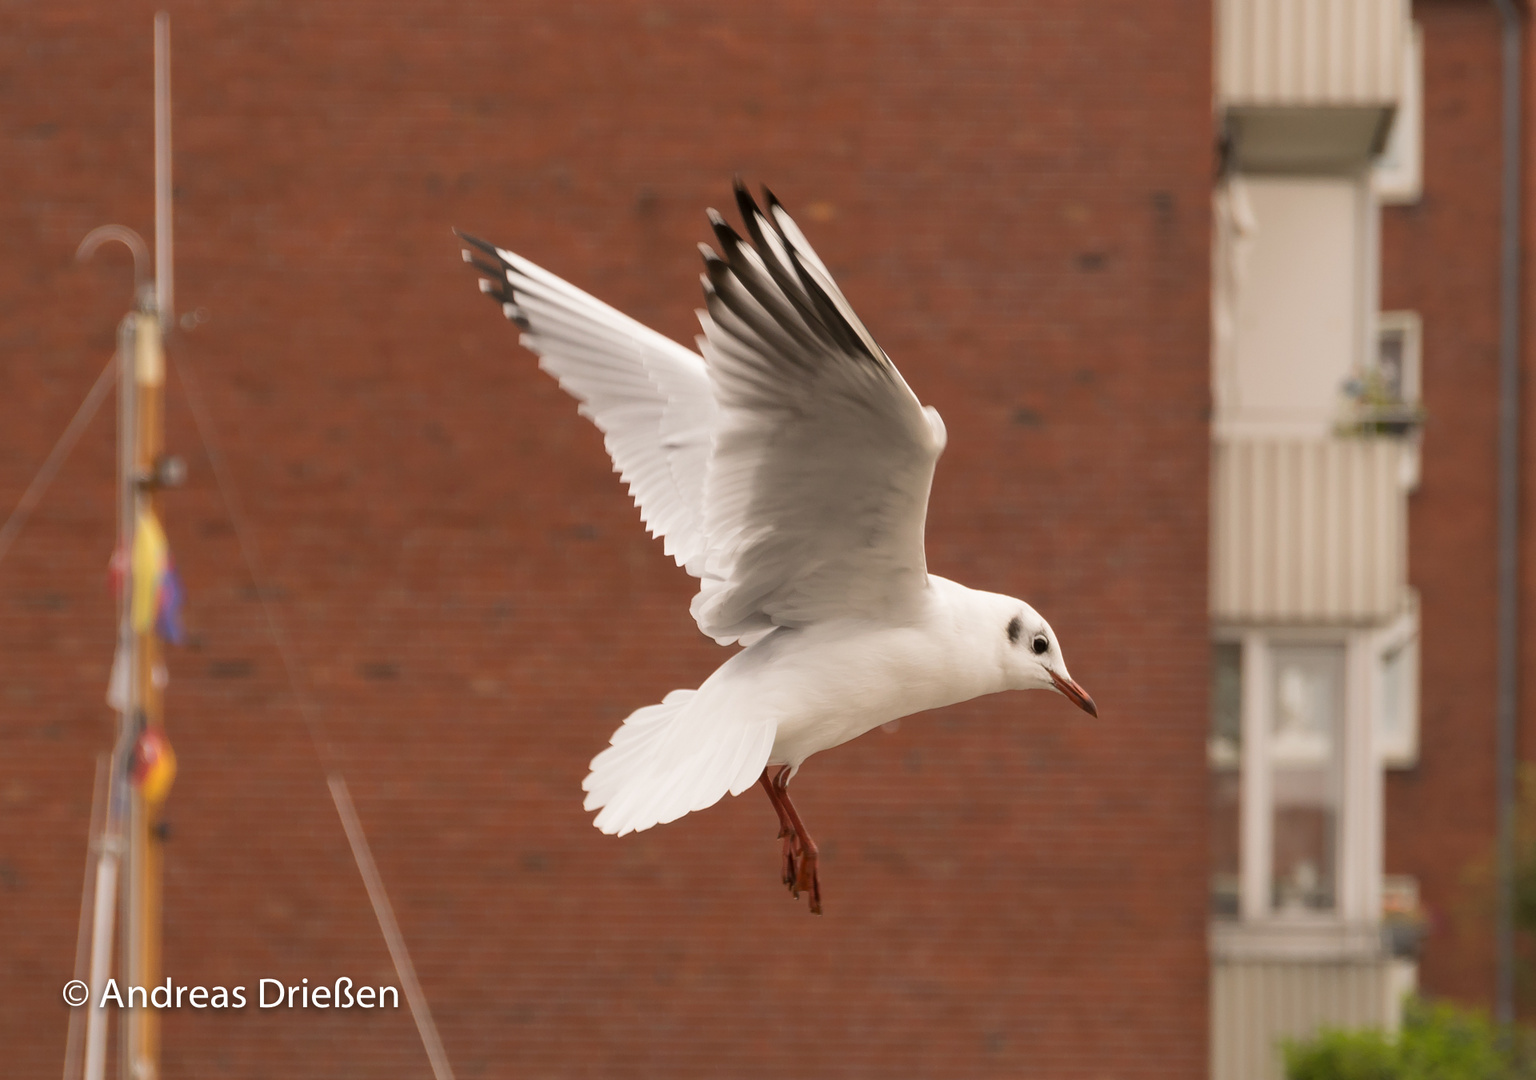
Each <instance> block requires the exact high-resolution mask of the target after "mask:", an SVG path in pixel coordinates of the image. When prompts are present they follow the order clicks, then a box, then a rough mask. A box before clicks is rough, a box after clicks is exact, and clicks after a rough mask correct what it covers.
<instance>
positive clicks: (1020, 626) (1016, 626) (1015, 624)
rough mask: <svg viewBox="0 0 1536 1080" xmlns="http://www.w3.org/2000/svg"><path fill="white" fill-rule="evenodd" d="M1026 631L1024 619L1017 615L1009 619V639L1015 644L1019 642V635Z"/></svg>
mask: <svg viewBox="0 0 1536 1080" xmlns="http://www.w3.org/2000/svg"><path fill="white" fill-rule="evenodd" d="M1023 632H1024V620H1023V619H1021V618H1019V617H1018V616H1017V615H1015V616H1014V617H1013V618H1011V619H1009V620H1008V640H1009V641H1011V642H1012V643H1013V644H1015V645H1017V644H1018V643H1019V635H1020V634H1022V633H1023Z"/></svg>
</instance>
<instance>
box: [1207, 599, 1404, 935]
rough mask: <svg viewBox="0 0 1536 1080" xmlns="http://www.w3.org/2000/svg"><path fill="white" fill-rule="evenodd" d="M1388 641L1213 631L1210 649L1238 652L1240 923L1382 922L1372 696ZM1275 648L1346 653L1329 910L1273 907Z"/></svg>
mask: <svg viewBox="0 0 1536 1080" xmlns="http://www.w3.org/2000/svg"><path fill="white" fill-rule="evenodd" d="M1393 625H1394V627H1395V626H1396V625H1397V624H1396V623H1394V624H1393ZM1382 639H1383V632H1382V631H1381V630H1380V629H1379V628H1372V629H1361V628H1357V627H1325V626H1264V627H1217V628H1216V629H1215V631H1214V632H1213V634H1212V641H1213V644H1214V643H1232V642H1235V643H1237V644H1239V645H1240V646H1241V650H1242V651H1241V656H1240V660H1239V665H1240V668H1239V670H1240V671H1241V678H1242V691H1241V700H1242V707H1241V708H1242V741H1241V748H1240V751H1239V763H1238V768H1239V770H1240V775H1241V795H1240V799H1239V824H1238V832H1239V852H1238V921H1240V922H1242V923H1244V924H1248V925H1256V926H1268V927H1278V926H1292V927H1308V926H1310V927H1324V926H1337V925H1341V924H1349V923H1361V922H1367V921H1377V920H1379V919H1380V915H1381V880H1382V879H1381V875H1382V828H1381V822H1382V773H1383V762H1382V757H1381V754H1380V751H1379V749H1378V746H1377V743H1378V733H1377V722H1376V721H1377V715H1378V713H1377V709H1376V699H1377V697H1378V695H1379V694H1380V692H1381V690H1380V683H1381V679H1380V677H1379V668H1380V657H1381V655H1382V650H1381V642H1382ZM1276 645H1335V646H1337V645H1342V646H1343V648H1344V694H1343V700H1344V714H1343V717H1342V731H1341V732H1340V735H1341V738H1340V745H1339V754H1340V760H1339V774H1340V792H1339V809H1338V813H1339V824H1338V830H1339V831H1338V839H1337V853H1336V858H1337V865H1336V867H1335V902H1334V908H1333V910H1332V911H1328V912H1300V911H1277V910H1275V908H1274V904H1273V870H1274V846H1273V840H1274V831H1273V830H1274V800H1273V774H1272V763H1271V761H1270V753H1269V750H1270V734H1271V731H1272V729H1273V716H1272V713H1271V707H1272V700H1271V699H1272V693H1271V687H1272V676H1273V658H1272V654H1273V648H1274V646H1276Z"/></svg>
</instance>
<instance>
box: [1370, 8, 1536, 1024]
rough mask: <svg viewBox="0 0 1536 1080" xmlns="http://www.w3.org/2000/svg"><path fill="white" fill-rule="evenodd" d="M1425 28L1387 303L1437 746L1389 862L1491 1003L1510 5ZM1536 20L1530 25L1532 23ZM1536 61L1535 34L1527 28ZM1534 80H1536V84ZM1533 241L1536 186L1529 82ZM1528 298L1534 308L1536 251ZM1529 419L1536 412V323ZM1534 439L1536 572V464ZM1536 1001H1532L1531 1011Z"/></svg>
mask: <svg viewBox="0 0 1536 1080" xmlns="http://www.w3.org/2000/svg"><path fill="white" fill-rule="evenodd" d="M1413 17H1414V18H1415V20H1417V21H1418V23H1419V24H1420V26H1421V27H1422V28H1423V40H1424V113H1423V135H1424V175H1423V196H1422V198H1421V199H1419V200H1418V201H1416V202H1414V203H1411V204H1409V205H1406V206H1398V207H1389V208H1387V209H1386V210H1385V211H1384V213H1383V220H1382V307H1383V308H1384V309H1411V310H1415V311H1418V312H1419V313H1420V314H1421V316H1422V319H1423V380H1424V382H1423V394H1424V405H1425V409H1426V414H1427V418H1426V423H1425V428H1424V452H1423V466H1424V467H1423V475H1422V479H1421V482H1420V485H1419V489H1418V491H1417V492H1416V493H1415V494H1414V496H1413V498H1412V500H1411V501H1410V503H1409V522H1410V541H1409V558H1410V567H1409V577H1410V580H1411V581H1412V582H1413V583H1414V585H1415V587H1416V588H1417V589H1418V591H1419V595H1420V597H1421V600H1422V609H1421V610H1422V632H1423V648H1422V653H1421V656H1422V665H1423V668H1422V683H1421V688H1422V689H1421V692H1422V705H1421V712H1420V723H1421V735H1420V738H1421V752H1420V756H1419V761H1418V763H1417V764H1416V765H1415V766H1414V767H1413V768H1412V769H1408V770H1402V771H1393V772H1390V773H1389V774H1388V778H1387V791H1386V797H1387V828H1386V844H1387V849H1386V861H1387V869H1388V871H1389V872H1393V873H1403V874H1411V875H1413V876H1414V877H1415V878H1416V879H1417V880H1418V881H1419V883H1420V888H1421V890H1422V895H1423V897H1424V901H1425V905H1426V907H1427V909H1428V914H1429V916H1430V934H1429V936H1428V937H1427V938H1426V940H1425V943H1424V950H1423V955H1422V958H1421V967H1420V980H1421V984H1422V986H1423V987H1424V988H1425V990H1427V991H1429V992H1431V993H1434V994H1439V995H1446V996H1450V997H1453V998H1456V999H1459V1000H1462V1001H1466V1002H1469V1003H1477V1004H1481V1005H1484V1006H1491V1004H1492V999H1493V988H1494V975H1493V968H1494V962H1493V935H1492V927H1493V914H1492V913H1493V903H1494V901H1493V891H1492V867H1493V859H1494V836H1495V832H1496V804H1495V798H1494V713H1495V656H1496V637H1495V609H1496V600H1497V592H1496V582H1495V576H1494V575H1495V565H1496V564H1495V551H1496V538H1495V528H1496V513H1497V502H1496V497H1495V496H1496V491H1495V483H1496V476H1497V468H1496V466H1497V456H1496V455H1497V432H1498V403H1499V384H1498V355H1499V242H1500V229H1501V219H1500V212H1499V200H1500V171H1501V168H1502V148H1501V142H1500V123H1501V115H1502V112H1501V68H1500V39H1499V34H1500V23H1499V18H1498V12H1497V10H1496V9H1495V7H1494V5H1492V4H1479V3H1473V2H1465V3H1463V2H1449V0H1415V3H1414V4H1413ZM1528 30H1529V26H1527V31H1528ZM1525 48H1526V55H1527V68H1526V71H1527V73H1528V72H1529V70H1530V68H1529V57H1530V50H1531V38H1530V35H1529V33H1528V32H1527V35H1526V46H1525ZM1526 82H1527V85H1529V75H1528V74H1527V78H1526ZM1525 100H1526V105H1525V108H1526V123H1525V125H1524V133H1525V139H1526V147H1527V155H1526V159H1525V160H1526V164H1525V166H1524V170H1523V172H1524V180H1523V189H1524V195H1523V198H1524V201H1525V205H1526V210H1525V222H1524V225H1523V232H1524V237H1523V239H1522V243H1523V244H1528V242H1529V240H1528V238H1529V236H1530V221H1531V215H1530V210H1529V207H1530V206H1531V205H1532V201H1533V198H1536V184H1533V176H1536V174H1533V171H1532V169H1531V168H1530V166H1529V160H1530V159H1529V153H1528V150H1529V147H1530V145H1531V143H1530V132H1531V131H1532V130H1533V129H1532V127H1531V117H1532V115H1533V114H1532V110H1531V104H1530V101H1531V99H1530V94H1529V93H1528V92H1527V93H1526V94H1525ZM1522 273H1523V276H1524V288H1523V297H1524V301H1523V303H1522V309H1523V312H1524V313H1528V312H1530V311H1531V310H1532V308H1531V304H1530V298H1531V297H1532V295H1533V292H1532V286H1531V276H1530V270H1529V263H1528V262H1527V263H1526V264H1525V266H1524V268H1523V270H1522ZM1524 313H1523V314H1522V320H1523V321H1524V323H1525V327H1524V330H1523V333H1524V337H1525V347H1524V349H1523V352H1522V357H1523V359H1522V369H1523V371H1524V373H1525V374H1524V376H1523V382H1524V387H1525V389H1524V402H1525V405H1524V410H1523V411H1524V415H1525V417H1526V418H1527V419H1526V421H1525V430H1526V431H1527V432H1529V430H1530V421H1529V419H1528V418H1529V417H1530V416H1531V415H1532V403H1533V401H1536V398H1533V396H1532V388H1533V386H1536V380H1533V378H1532V374H1531V373H1532V356H1533V353H1532V349H1531V347H1530V342H1531V340H1532V338H1531V332H1530V326H1531V324H1530V320H1529V316H1528V314H1524ZM1530 445H1531V443H1530V437H1529V434H1527V435H1525V437H1524V441H1523V447H1525V448H1526V449H1523V450H1522V454H1521V459H1522V465H1521V467H1522V471H1523V474H1524V475H1523V483H1522V505H1523V519H1522V525H1521V535H1522V538H1523V546H1522V554H1521V559H1522V564H1523V567H1524V575H1523V580H1524V582H1526V583H1529V581H1530V580H1531V576H1530V569H1529V568H1530V567H1531V565H1532V557H1533V555H1536V547H1533V545H1532V542H1531V537H1532V536H1533V530H1532V516H1531V511H1532V508H1533V507H1536V499H1533V497H1532V494H1533V493H1536V471H1533V469H1532V467H1531V463H1532V457H1531V455H1530V453H1529V450H1528V448H1529V446H1530ZM1533 596H1536V593H1533V591H1532V590H1531V589H1530V588H1529V585H1528V584H1526V585H1525V586H1523V588H1522V597H1523V602H1522V603H1523V608H1522V618H1521V622H1522V626H1523V627H1524V628H1525V629H1524V631H1523V635H1522V636H1523V653H1522V655H1523V657H1525V658H1526V659H1525V662H1524V663H1523V664H1522V668H1523V670H1525V671H1529V670H1531V662H1530V660H1531V658H1533V657H1536V651H1533V649H1536V643H1533V641H1532V638H1531V634H1530V631H1529V627H1530V626H1531V625H1532V622H1531V619H1530V613H1531V600H1532V597H1533ZM1521 682H1522V687H1521V694H1522V696H1521V709H1520V715H1521V717H1522V718H1523V719H1522V728H1521V735H1520V742H1521V744H1522V746H1524V747H1529V746H1531V745H1532V743H1531V741H1530V740H1531V738H1532V737H1533V736H1536V732H1532V731H1531V729H1530V719H1529V718H1530V715H1531V712H1530V708H1529V706H1528V704H1527V703H1528V702H1529V701H1530V694H1531V684H1530V680H1529V679H1528V678H1522V680H1521ZM1529 1007H1530V1003H1529V1001H1526V1002H1524V1007H1523V1008H1522V1012H1523V1013H1526V1014H1527V1015H1528V1014H1529Z"/></svg>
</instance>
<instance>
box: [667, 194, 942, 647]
mask: <svg viewBox="0 0 1536 1080" xmlns="http://www.w3.org/2000/svg"><path fill="white" fill-rule="evenodd" d="M736 197H737V203H738V205H739V207H740V209H741V213H742V217H743V218H744V219H745V222H746V226H747V232H748V235H749V236H750V237H751V239H752V243H751V244H748V243H747V242H746V241H745V240H743V239H742V238H741V237H740V236H739V235H737V233H736V232H735V231H734V230H733V229H732V228H731V227H730V226H729V225H727V224H726V223H725V221H724V219H722V218H721V217H720V215H718V214H716V213H715V212H714V211H711V212H710V220H711V223H712V224H713V226H714V230H715V235H716V237H717V239H718V241H719V243H720V246H721V247H722V249H723V257H721V256H718V255H716V254H715V253H714V252H713V251H712V250H710V249H709V248H708V247H707V246H702V245H701V247H702V250H703V252H704V262H705V274H704V293H705V302H706V305H707V311H702V312H700V313H699V319H700V322H701V323H702V324H703V327H704V336H703V337H702V338H701V339H700V345H701V348H702V351H703V353H704V357H705V360H706V361H707V362H708V366H709V376H710V379H711V381H712V382H713V383H714V389H715V400H716V402H717V404H718V406H719V408H720V415H719V417H718V419H717V420H716V426H715V436H714V449H713V453H712V454H711V456H710V459H709V468H708V472H707V474H706V477H705V483H704V532H705V534H706V536H707V537H708V553H707V555H706V558H705V563H704V568H703V569H704V572H703V577H702V584H701V587H700V589H699V593H698V595H697V596H696V597H695V598H694V601H693V607H692V610H693V614H694V618H695V619H697V620H698V623H699V627H700V629H702V630H703V631H704V633H706V634H708V635H710V636H711V637H713V638H715V639H716V640H717V641H720V642H721V643H729V642H731V641H738V640H740V641H748V642H750V641H752V640H754V639H756V638H757V637H760V636H761V635H762V634H764V633H767V632H768V631H770V630H772V629H773V628H774V627H775V626H804V625H807V624H809V623H812V622H817V621H820V620H823V619H829V618H836V617H840V616H857V615H879V614H886V613H890V612H891V611H892V610H894V609H896V608H899V607H900V606H901V605H902V604H904V603H906V602H908V601H909V600H910V599H911V598H912V597H913V596H914V595H915V594H916V593H917V592H918V591H919V590H920V589H921V588H922V587H923V586H924V585H925V584H926V582H927V563H926V560H925V558H924V555H923V522H924V519H925V517H926V516H927V512H928V490H929V486H930V484H931V483H932V480H933V468H934V463H935V462H936V461H937V460H938V457H939V454H940V453H941V452H942V451H943V449H944V427H943V423H942V422H941V421H940V420H939V415H938V413H937V412H936V411H934V410H933V409H924V408H923V406H922V405H921V404H919V402H918V400H917V397H916V396H915V395H914V394H913V393H912V391H911V389H909V388H908V386H907V384H906V382H905V380H903V379H902V377H901V374H900V373H899V372H898V371H897V370H896V367H895V365H894V364H892V363H891V360H890V358H889V357H888V356H886V354H885V352H884V350H882V349H881V348H880V346H879V345H877V344H875V341H874V339H873V338H872V337H871V336H870V334H869V331H868V330H866V329H865V328H864V324H863V323H861V322H860V321H859V318H858V316H857V315H855V314H854V313H853V309H852V307H851V306H849V304H848V301H847V300H846V299H845V298H844V297H843V294H842V292H841V290H839V289H838V287H837V285H836V284H835V283H834V282H833V280H832V275H831V274H830V273H829V272H828V271H827V268H826V266H825V265H824V264H823V263H822V261H821V260H820V259H819V258H817V256H816V253H815V252H814V251H812V250H811V247H810V245H809V244H808V243H806V240H805V237H804V236H803V235H801V233H800V230H799V229H798V228H796V226H795V223H794V222H793V221H792V220H791V219H790V217H789V215H788V214H786V213H785V212H784V210H783V208H782V207H781V206H780V205H779V204H778V202H777V200H775V199H774V198H773V196H772V194H771V193H770V194H768V196H767V206H768V212H767V213H766V214H765V213H764V212H763V211H762V210H760V209H759V208H758V206H757V203H756V202H755V201H754V200H753V199H752V196H751V195H750V194H748V193H747V191H746V189H745V188H744V187H742V186H741V184H740V183H739V182H738V183H737V186H736Z"/></svg>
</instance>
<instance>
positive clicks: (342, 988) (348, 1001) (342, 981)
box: [335, 975, 357, 1009]
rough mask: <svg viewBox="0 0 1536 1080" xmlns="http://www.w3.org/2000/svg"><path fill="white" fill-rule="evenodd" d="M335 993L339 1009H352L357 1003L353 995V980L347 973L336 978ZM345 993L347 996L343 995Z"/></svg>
mask: <svg viewBox="0 0 1536 1080" xmlns="http://www.w3.org/2000/svg"><path fill="white" fill-rule="evenodd" d="M335 994H336V1007H337V1008H338V1009H350V1008H351V1007H352V1006H353V1005H355V1004H357V1002H356V999H354V998H353V997H352V980H351V979H349V978H347V977H346V976H345V975H343V976H342V977H341V978H339V979H337V980H336V990H335ZM343 994H345V995H346V996H345V997H343V996H342V995H343Z"/></svg>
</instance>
